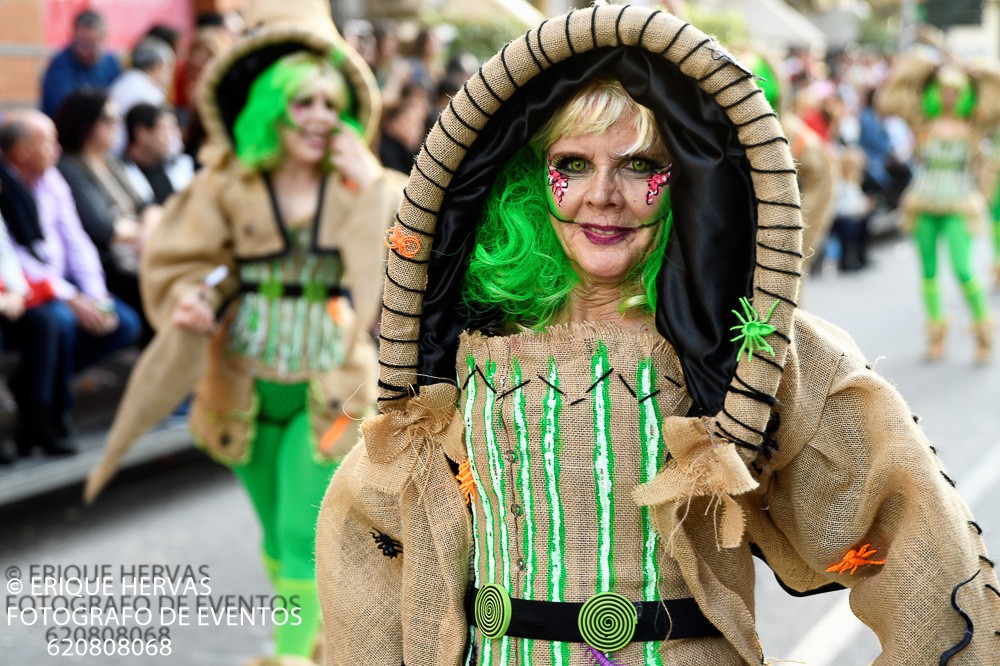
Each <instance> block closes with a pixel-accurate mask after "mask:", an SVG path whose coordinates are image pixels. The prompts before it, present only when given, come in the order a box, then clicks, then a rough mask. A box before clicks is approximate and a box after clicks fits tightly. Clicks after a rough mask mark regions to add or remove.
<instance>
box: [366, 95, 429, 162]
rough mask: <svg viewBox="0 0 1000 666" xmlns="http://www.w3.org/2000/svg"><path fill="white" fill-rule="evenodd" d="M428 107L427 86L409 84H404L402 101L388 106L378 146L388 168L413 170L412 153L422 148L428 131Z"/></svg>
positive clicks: (382, 160)
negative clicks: (421, 145) (406, 85)
mask: <svg viewBox="0 0 1000 666" xmlns="http://www.w3.org/2000/svg"><path fill="white" fill-rule="evenodd" d="M429 107H430V105H429V104H428V101H427V95H426V94H425V93H424V89H423V88H420V87H416V86H408V87H406V88H404V92H403V94H402V95H401V96H400V98H399V103H398V104H397V105H396V106H394V107H391V108H388V109H386V111H385V113H384V116H383V118H382V136H381V138H380V139H379V149H378V156H379V160H380V161H381V162H382V164H383V165H384V166H385V167H386V168H389V169H395V170H396V171H401V172H403V173H406V174H408V173H410V169H411V168H413V157H414V155H416V154H417V151H418V150H420V142H421V141H423V139H424V135H425V134H426V133H427V125H426V120H427V112H428V109H429Z"/></svg>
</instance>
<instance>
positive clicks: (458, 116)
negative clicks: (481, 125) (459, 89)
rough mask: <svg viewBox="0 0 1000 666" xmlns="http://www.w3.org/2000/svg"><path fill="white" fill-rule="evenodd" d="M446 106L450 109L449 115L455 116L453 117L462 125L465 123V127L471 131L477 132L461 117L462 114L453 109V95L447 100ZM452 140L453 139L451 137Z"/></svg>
mask: <svg viewBox="0 0 1000 666" xmlns="http://www.w3.org/2000/svg"><path fill="white" fill-rule="evenodd" d="M448 108H449V109H451V115H453V116H455V119H456V120H458V122H460V123H462V124H463V125H465V127H466V128H467V129H469V130H472V131H473V132H478V131H479V130H477V129H476V128H475V127H473V126H472V125H470V124H469V123H468V122H467V121H466V120H465V118H463V117H462V116H460V115H458V111H456V110H455V98H454V97H452V98H451V99H450V100H448ZM452 141H454V139H452Z"/></svg>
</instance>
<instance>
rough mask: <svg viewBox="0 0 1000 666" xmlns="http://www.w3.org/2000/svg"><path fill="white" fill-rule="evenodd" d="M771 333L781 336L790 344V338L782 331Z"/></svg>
mask: <svg viewBox="0 0 1000 666" xmlns="http://www.w3.org/2000/svg"><path fill="white" fill-rule="evenodd" d="M772 335H777V336H778V337H779V338H781V339H782V340H784V341H785V342H787V343H788V344H792V339H791V338H790V337H788V336H787V335H785V334H784V333H782V332H781V331H774V333H772Z"/></svg>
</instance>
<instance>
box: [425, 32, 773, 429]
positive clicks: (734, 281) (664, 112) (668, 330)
mask: <svg viewBox="0 0 1000 666" xmlns="http://www.w3.org/2000/svg"><path fill="white" fill-rule="evenodd" d="M539 32H540V31H539ZM676 37H677V35H675V39H676ZM529 46H530V43H529ZM539 46H540V44H539ZM530 50H532V51H533V49H530ZM540 53H541V55H542V57H543V58H545V59H546V60H549V61H550V62H551V60H550V59H549V58H548V57H547V54H546V53H545V52H544V50H540ZM606 75H611V76H614V77H615V78H617V79H618V80H619V81H621V82H622V85H623V86H624V88H625V89H626V90H627V91H628V93H629V94H630V95H631V96H632V97H633V98H634V99H635V100H636V101H638V102H639V103H641V104H643V105H645V106H647V107H649V108H650V109H652V110H653V112H654V115H655V116H656V118H657V120H658V124H659V128H660V131H661V133H662V135H663V137H664V141H665V143H666V145H667V148H668V150H669V151H670V153H671V155H672V157H673V160H674V164H675V174H674V179H673V181H672V183H671V200H672V202H673V213H674V226H673V231H672V232H671V236H670V239H669V241H668V247H667V254H666V257H665V261H664V268H663V270H662V271H661V273H660V277H659V280H658V291H659V294H660V299H659V304H658V307H657V312H656V325H657V329H658V330H659V332H660V334H661V335H663V336H664V337H665V338H666V339H668V340H669V341H670V342H671V344H673V346H674V347H675V349H676V351H677V353H678V356H679V357H680V361H681V365H682V367H683V369H684V375H685V383H686V385H687V389H688V392H689V393H690V394H691V396H692V398H693V399H694V403H695V408H696V413H705V414H709V413H716V412H718V411H719V410H720V409H721V407H722V404H723V401H724V398H725V392H726V387H727V386H728V385H729V383H730V380H731V379H732V377H733V375H734V373H735V370H736V365H737V358H736V350H737V348H738V347H737V345H735V344H734V343H733V342H731V341H730V338H731V337H732V332H731V331H730V330H729V327H730V326H731V325H732V324H735V323H736V320H735V317H734V316H733V315H732V313H731V310H733V309H734V308H736V307H737V306H738V300H739V298H740V297H743V296H748V295H749V294H751V293H752V289H753V275H754V269H755V266H756V263H755V258H756V236H757V209H756V203H757V201H756V198H755V195H754V188H753V183H752V180H751V168H750V164H749V161H748V160H747V157H746V151H745V148H744V146H742V145H741V144H740V141H739V137H738V133H737V127H736V126H735V125H734V124H733V123H732V122H731V121H730V120H729V118H728V117H727V115H726V112H725V109H724V108H723V107H722V106H720V105H719V104H718V103H717V102H716V101H715V99H714V97H713V96H712V95H710V94H708V93H706V92H704V91H702V90H701V89H700V88H699V87H698V85H697V82H696V81H694V80H693V79H691V78H690V77H688V76H686V75H685V74H683V73H682V72H681V71H680V69H679V67H678V65H676V64H674V63H672V62H670V61H667V60H665V59H663V58H662V57H660V56H658V55H656V54H655V53H651V52H649V51H646V50H645V49H642V48H638V47H622V46H619V47H604V48H599V49H595V50H591V51H587V52H585V53H581V54H579V55H576V56H571V57H569V58H567V59H566V60H563V61H561V62H559V63H557V64H554V65H552V66H551V67H549V68H548V69H546V70H545V71H543V72H541V73H540V74H538V75H537V76H535V77H533V78H532V79H531V80H529V81H528V82H527V83H525V85H524V86H522V87H520V88H519V89H517V90H516V91H515V92H514V93H513V95H511V97H510V98H509V99H508V100H507V101H506V102H503V104H502V106H501V109H500V110H499V111H497V112H494V113H493V114H492V115H489V114H486V113H485V112H484V113H483V116H484V117H486V118H487V119H488V121H487V123H486V125H485V127H484V128H483V129H482V131H480V132H479V134H478V136H477V137H476V139H475V141H474V142H473V145H472V147H471V148H470V150H469V152H468V154H467V155H466V156H465V158H464V159H463V161H462V162H461V163H460V164H459V166H458V167H457V169H455V170H454V177H453V178H452V179H451V183H450V184H449V186H448V187H447V188H442V189H444V200H443V202H442V205H441V209H440V211H439V213H438V216H437V225H436V229H435V233H434V244H433V249H432V251H431V255H430V263H429V265H428V273H427V289H426V294H425V298H424V301H423V312H422V315H420V318H421V322H420V344H419V348H418V358H419V361H418V368H417V373H418V374H417V376H418V380H417V381H418V383H420V384H427V383H431V382H433V381H436V380H435V379H433V378H435V377H447V376H452V375H453V374H454V363H455V354H456V352H457V349H458V338H459V335H460V334H461V332H462V331H463V330H464V329H466V328H468V327H470V324H471V326H472V327H473V328H479V329H485V330H489V328H490V326H489V324H490V321H489V319H490V316H489V313H477V316H476V321H474V322H470V321H469V320H468V318H467V316H466V313H465V312H464V311H463V308H461V307H460V300H461V289H462V283H463V280H464V276H465V271H466V268H467V266H468V260H469V256H470V254H471V252H472V249H473V247H474V245H475V234H476V229H477V226H478V224H479V220H480V219H481V217H482V211H483V206H484V203H485V201H486V199H487V196H488V194H489V191H490V189H491V188H492V186H493V183H494V182H495V180H496V177H497V173H498V172H499V170H500V168H501V166H502V165H503V164H505V163H506V162H507V161H508V160H509V159H510V157H511V156H512V155H513V154H514V152H515V151H516V150H517V149H519V148H520V147H521V146H523V145H525V144H526V143H527V142H528V140H529V139H530V138H531V137H532V136H533V135H534V133H535V132H536V131H537V129H538V128H539V127H541V125H542V124H544V122H545V121H547V120H548V119H549V118H550V117H551V115H552V114H553V113H554V111H555V110H556V109H558V108H559V107H560V106H562V105H563V104H564V103H566V102H567V101H568V100H569V99H570V98H571V97H572V96H573V94H575V93H576V91H578V90H579V89H580V88H581V87H582V86H584V85H586V84H587V83H588V82H589V81H591V80H593V79H594V78H596V77H598V76H606ZM478 76H479V78H480V79H483V77H482V74H479V75H478ZM483 80H484V82H485V79H483ZM466 91H467V94H468V95H469V99H470V100H471V99H472V98H473V96H472V95H471V93H469V92H468V88H467V87H466ZM490 94H492V95H493V96H494V97H496V93H495V92H493V91H490ZM716 94H718V93H716ZM474 106H476V108H477V109H479V108H480V107H479V106H478V105H475V104H474ZM480 110H481V109H480ZM452 112H453V113H454V106H452ZM456 117H457V115H456ZM762 117H763V116H762ZM458 121H459V122H460V123H462V124H464V125H466V126H468V123H467V121H465V120H463V119H461V118H458ZM438 126H439V127H441V128H442V129H444V127H443V124H442V123H441V122H440V120H439V122H438ZM446 134H447V133H446ZM449 139H450V140H452V141H454V142H455V143H456V144H457V145H462V144H461V143H460V142H458V141H455V139H454V138H452V137H451V136H450V135H449ZM424 151H425V152H428V151H427V148H426V146H425V148H424ZM431 158H432V159H434V161H435V162H440V160H438V159H437V158H435V157H434V156H431ZM418 170H419V166H418ZM781 171H782V172H784V170H781ZM420 173H421V174H423V171H422V170H420ZM425 177H426V176H425ZM428 180H429V182H431V183H434V185H436V186H438V187H440V184H439V183H435V182H434V181H431V180H430V179H428ZM408 198H409V197H408ZM411 203H412V201H411ZM428 212H430V211H428ZM406 316H410V317H413V316H415V315H414V314H410V313H406Z"/></svg>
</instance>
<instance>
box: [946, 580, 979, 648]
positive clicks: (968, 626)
mask: <svg viewBox="0 0 1000 666" xmlns="http://www.w3.org/2000/svg"><path fill="white" fill-rule="evenodd" d="M981 573H982V571H977V572H976V573H974V574H972V578H969V579H968V580H963V581H962V582H961V583H959V584H958V585H956V586H955V587H953V588H952V589H951V607H952V608H954V609H955V611H956V612H957V613H958V614H959V615H960V616H962V619H963V620H964V621H965V634H964V635H963V636H962V640H960V641H959V642H958V643H956V644H955V646H954V647H951V648H949V649H947V650H945V651H944V652H942V653H941V661H940V662H939V666H947V665H948V662H949V661H951V659H952V657H954V656H955V655H956V654H958V653H959V652H961V651H962V650H964V649H965V648H966V647H968V645H969V643H971V642H972V634H973V631H974V629H975V626H974V625H973V624H972V618H971V617H969V614H968V613H966V612H965V611H964V610H962V609H961V607H960V606H959V605H958V591H959V590H960V589H961V588H962V587H963V586H965V585H968V584H969V583H971V582H972V581H973V580H975V578H976V576H978V575H979V574H981Z"/></svg>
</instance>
